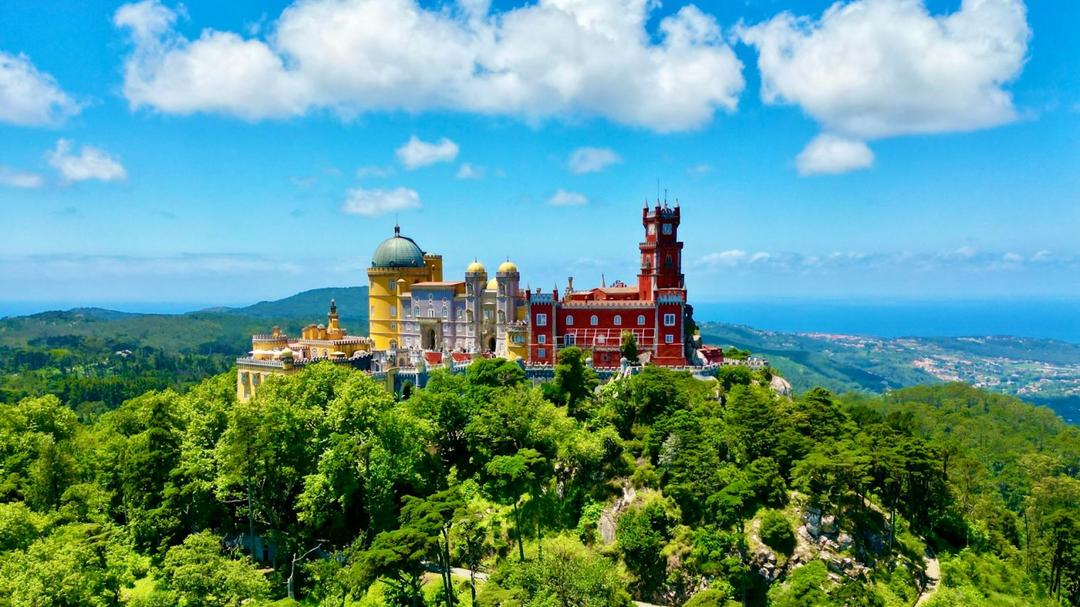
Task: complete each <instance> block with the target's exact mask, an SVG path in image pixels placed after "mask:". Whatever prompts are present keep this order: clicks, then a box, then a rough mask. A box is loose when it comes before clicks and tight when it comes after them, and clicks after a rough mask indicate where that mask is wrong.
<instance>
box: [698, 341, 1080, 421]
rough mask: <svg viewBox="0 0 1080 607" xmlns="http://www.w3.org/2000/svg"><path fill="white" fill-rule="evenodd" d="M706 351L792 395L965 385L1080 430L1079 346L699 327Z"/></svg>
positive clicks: (1071, 344) (1033, 342)
mask: <svg viewBox="0 0 1080 607" xmlns="http://www.w3.org/2000/svg"><path fill="white" fill-rule="evenodd" d="M701 335H702V339H703V340H704V342H705V343H708V344H716V345H722V346H736V347H738V348H742V349H747V350H750V351H752V352H754V353H756V354H758V355H760V356H763V357H765V358H768V359H769V363H770V364H771V365H772V366H773V367H775V368H776V369H778V370H779V371H780V373H782V374H783V375H784V377H785V378H786V379H787V380H788V381H789V382H791V385H792V387H793V388H794V389H795V390H796V391H800V392H801V391H803V390H807V389H809V388H812V387H814V386H824V387H827V388H829V389H831V390H834V391H837V392H842V391H850V390H864V391H870V392H883V391H887V390H893V389H897V388H902V387H906V386H914V385H917V384H926V383H935V382H949V381H963V382H966V383H969V384H971V385H974V386H977V387H981V388H987V389H990V390H994V391H997V392H1004V393H1006V394H1013V395H1016V396H1019V397H1021V398H1024V399H1025V400H1028V401H1031V402H1035V403H1038V404H1043V405H1046V406H1049V407H1051V408H1053V409H1054V410H1055V411H1057V412H1058V414H1060V415H1061V416H1062V417H1064V418H1065V419H1066V420H1068V421H1071V422H1073V423H1080V345H1078V344H1073V343H1068V342H1063V341H1058V340H1053V339H1035V338H1027V337H1008V336H981V337H926V338H924V337H898V338H889V339H886V338H878V337H867V336H856V335H835V334H826V333H782V332H777V331H762V330H759V329H753V328H751V327H746V326H742V325H732V324H725V323H704V324H702V325H701Z"/></svg>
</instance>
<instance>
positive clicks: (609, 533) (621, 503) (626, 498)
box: [596, 483, 637, 546]
mask: <svg viewBox="0 0 1080 607" xmlns="http://www.w3.org/2000/svg"><path fill="white" fill-rule="evenodd" d="M636 497H637V491H635V490H634V487H633V485H631V484H630V483H623V486H622V495H620V496H619V497H617V498H615V501H614V502H612V503H611V504H609V505H608V507H606V508H604V511H603V512H601V513H600V520H599V521H598V522H597V523H596V531H597V533H599V535H600V541H601V542H602V543H603V544H604V545H606V546H609V545H611V544H614V543H615V529H616V527H617V526H618V521H619V515H620V514H622V513H623V512H626V510H627V509H628V508H629V507H630V505H631V504H633V503H634V499H635V498H636Z"/></svg>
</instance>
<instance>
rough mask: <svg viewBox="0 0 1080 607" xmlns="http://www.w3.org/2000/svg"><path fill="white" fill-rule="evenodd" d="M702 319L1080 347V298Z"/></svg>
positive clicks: (16, 310) (787, 302) (23, 311)
mask: <svg viewBox="0 0 1080 607" xmlns="http://www.w3.org/2000/svg"><path fill="white" fill-rule="evenodd" d="M691 304H692V305H693V306H694V318H695V319H696V320H697V321H698V322H699V323H702V322H724V323H732V324H740V325H747V326H750V327H753V328H755V329H763V330H768V331H780V332H785V333H843V334H851V335H868V336H876V337H966V336H988V335H1010V336H1015V337H1037V338H1044V339H1058V340H1061V341H1067V342H1073V343H1080V300H1074V299H1027V300H1019V299H1001V300H929V299H927V300H891V301H887V300H850V301H839V300H818V299H745V300H731V301H713V302H693V301H692V302H691ZM222 305H227V306H231V307H240V306H244V305H247V304H245V303H243V302H232V303H227V304H222V303H220V302H88V303H86V302H84V303H77V302H68V301H39V302H10V301H0V318H2V317H9V316H25V315H29V314H36V313H39V312H46V311H51V310H70V309H71V308H88V307H94V308H105V309H109V310H116V311H120V312H130V313H139V314H183V313H185V312H192V311H196V310H202V309H206V308H211V307H217V306H222Z"/></svg>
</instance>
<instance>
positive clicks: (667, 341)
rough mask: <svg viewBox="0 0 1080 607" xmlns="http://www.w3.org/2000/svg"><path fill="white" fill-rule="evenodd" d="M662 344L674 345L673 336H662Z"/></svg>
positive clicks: (669, 334)
mask: <svg viewBox="0 0 1080 607" xmlns="http://www.w3.org/2000/svg"><path fill="white" fill-rule="evenodd" d="M664 343H665V344H673V343H675V336H674V335H672V334H671V333H668V334H667V335H665V336H664Z"/></svg>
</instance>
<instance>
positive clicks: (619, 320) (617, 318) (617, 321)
mask: <svg viewBox="0 0 1080 607" xmlns="http://www.w3.org/2000/svg"><path fill="white" fill-rule="evenodd" d="M620 325H622V316H620V315H619V314H616V315H615V326H616V327H618V326H620Z"/></svg>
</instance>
